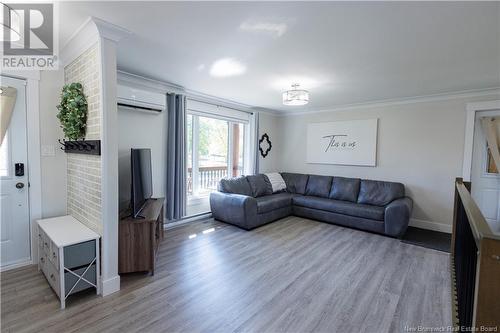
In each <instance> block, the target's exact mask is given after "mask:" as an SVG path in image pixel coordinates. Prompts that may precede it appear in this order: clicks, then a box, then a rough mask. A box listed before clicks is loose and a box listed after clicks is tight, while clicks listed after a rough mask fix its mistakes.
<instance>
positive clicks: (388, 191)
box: [358, 179, 405, 206]
mask: <svg viewBox="0 0 500 333" xmlns="http://www.w3.org/2000/svg"><path fill="white" fill-rule="evenodd" d="M404 196H405V187H404V185H403V184H401V183H394V182H383V181H378V180H368V179H363V180H362V181H361V186H360V189H359V196H358V203H361V204H368V205H375V206H386V205H387V204H389V203H390V202H391V201H393V200H396V199H399V198H403V197H404Z"/></svg>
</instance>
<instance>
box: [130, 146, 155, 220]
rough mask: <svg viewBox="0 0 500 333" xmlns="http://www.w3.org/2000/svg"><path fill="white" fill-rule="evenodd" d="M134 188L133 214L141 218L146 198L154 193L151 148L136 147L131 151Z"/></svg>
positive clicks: (132, 198) (132, 197) (132, 195)
mask: <svg viewBox="0 0 500 333" xmlns="http://www.w3.org/2000/svg"><path fill="white" fill-rule="evenodd" d="M130 160H131V175H132V186H131V187H132V189H131V192H132V193H131V199H130V206H131V210H132V216H133V217H134V218H140V217H141V216H140V213H141V211H142V209H143V208H144V204H145V203H146V200H148V199H149V198H151V195H152V194H153V184H152V172H151V149H134V148H132V149H131V151H130Z"/></svg>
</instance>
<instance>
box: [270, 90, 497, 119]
mask: <svg viewBox="0 0 500 333" xmlns="http://www.w3.org/2000/svg"><path fill="white" fill-rule="evenodd" d="M491 95H499V96H500V87H492V88H486V89H475V90H461V91H455V92H449V93H443V94H431V95H422V96H414V97H404V98H394V99H385V100H378V101H370V102H363V103H354V104H346V105H339V106H333V107H331V108H327V109H319V110H311V111H298V112H287V111H281V110H280V111H277V112H276V114H277V115H278V116H281V117H290V116H303V115H309V114H318V113H328V112H335V111H347V110H356V109H365V108H376V107H389V106H395V105H405V104H414V103H426V102H435V101H446V100H452V99H459V98H472V97H482V96H491Z"/></svg>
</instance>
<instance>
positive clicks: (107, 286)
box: [101, 275, 120, 296]
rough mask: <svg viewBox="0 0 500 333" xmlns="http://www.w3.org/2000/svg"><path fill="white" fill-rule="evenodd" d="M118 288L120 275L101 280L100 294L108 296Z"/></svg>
mask: <svg viewBox="0 0 500 333" xmlns="http://www.w3.org/2000/svg"><path fill="white" fill-rule="evenodd" d="M119 290H120V275H117V276H115V277H112V278H111V279H107V280H103V281H102V288H101V293H102V296H108V295H110V294H112V293H115V292H117V291H119Z"/></svg>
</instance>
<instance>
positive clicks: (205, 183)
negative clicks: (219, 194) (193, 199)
mask: <svg viewBox="0 0 500 333" xmlns="http://www.w3.org/2000/svg"><path fill="white" fill-rule="evenodd" d="M198 170H199V176H198V177H199V178H198V179H199V182H200V183H199V187H198V188H199V190H200V192H207V193H208V192H211V191H214V190H216V189H217V183H218V182H219V180H221V179H222V178H224V177H227V176H228V174H227V166H226V165H220V166H210V167H200V168H199V169H198ZM242 171H243V170H242V168H241V167H238V168H236V170H234V171H233V174H234V175H241V173H242ZM187 193H188V196H191V195H193V168H188V172H187Z"/></svg>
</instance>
